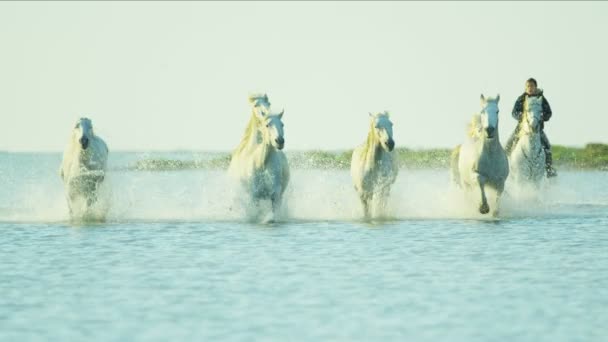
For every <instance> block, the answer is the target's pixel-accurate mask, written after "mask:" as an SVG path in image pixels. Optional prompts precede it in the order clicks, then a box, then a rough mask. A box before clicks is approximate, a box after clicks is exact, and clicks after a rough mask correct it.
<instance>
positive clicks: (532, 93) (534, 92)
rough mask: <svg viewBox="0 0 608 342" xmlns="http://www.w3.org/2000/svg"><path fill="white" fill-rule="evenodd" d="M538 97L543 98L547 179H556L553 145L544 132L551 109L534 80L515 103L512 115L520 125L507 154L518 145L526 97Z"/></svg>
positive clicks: (507, 149)
mask: <svg viewBox="0 0 608 342" xmlns="http://www.w3.org/2000/svg"><path fill="white" fill-rule="evenodd" d="M537 96H542V97H543V122H541V132H540V141H541V143H542V145H543V149H544V150H545V159H546V160H545V168H546V170H547V177H555V176H557V172H556V171H555V169H554V168H553V156H552V154H551V144H550V143H549V139H548V138H547V135H546V134H545V131H544V127H545V125H544V121H549V119H550V118H551V114H552V113H551V107H550V106H549V102H547V98H546V97H545V96H544V95H543V91H542V89H538V88H537V83H536V80H535V79H533V78H529V79H528V80H527V81H526V91H525V92H524V93H523V94H521V95H520V96H519V97H518V98H517V101H515V105H514V106H513V112H512V113H511V115H513V118H515V119H516V120H517V121H518V124H517V127H516V128H515V131H514V132H513V134H512V135H511V137H510V138H509V140H508V141H507V144H506V145H505V151H506V152H507V154H510V153H511V150H512V149H513V146H515V145H516V144H517V140H518V136H519V134H518V133H519V130H520V127H521V119H522V116H523V112H524V101H525V99H526V97H537Z"/></svg>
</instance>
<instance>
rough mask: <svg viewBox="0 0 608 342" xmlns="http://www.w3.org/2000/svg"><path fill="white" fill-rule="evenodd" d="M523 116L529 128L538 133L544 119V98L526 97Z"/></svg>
mask: <svg viewBox="0 0 608 342" xmlns="http://www.w3.org/2000/svg"><path fill="white" fill-rule="evenodd" d="M523 115H524V118H523V122H525V123H526V125H527V126H528V128H529V129H530V130H531V131H532V132H534V133H536V132H538V131H539V129H540V126H541V122H542V118H543V97H542V96H534V97H530V96H526V100H525V102H524V114H523Z"/></svg>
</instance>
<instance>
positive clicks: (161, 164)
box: [0, 143, 608, 171]
mask: <svg viewBox="0 0 608 342" xmlns="http://www.w3.org/2000/svg"><path fill="white" fill-rule="evenodd" d="M552 150H553V161H554V164H555V166H556V167H557V168H560V169H571V170H602V171H608V144H601V143H589V144H587V145H585V146H584V147H567V146H562V145H553V148H552ZM451 151H452V150H451V149H448V148H432V149H409V148H407V147H400V148H396V149H395V153H396V154H397V156H398V157H397V159H398V160H399V163H400V165H401V166H402V167H404V168H411V169H428V168H431V169H445V168H448V167H449V163H450V153H451ZM0 153H2V154H61V152H26V151H24V152H8V151H0ZM115 153H126V154H142V155H144V157H143V158H142V159H140V160H137V161H135V162H134V163H133V164H131V165H128V166H126V167H125V169H127V170H134V171H168V170H188V169H225V168H227V167H228V165H229V163H230V152H226V151H187V150H180V151H116V152H115ZM146 154H149V156H145V155H146ZM171 154H184V155H191V156H192V158H187V159H174V158H171V157H170V155H171ZM286 154H287V155H288V158H289V163H290V165H291V166H292V167H293V168H295V169H348V168H349V167H350V158H351V154H352V149H351V150H334V151H325V150H309V151H301V150H300V151H298V150H296V151H286ZM159 155H161V156H162V155H165V156H162V157H161V156H159ZM167 155H168V156H167ZM197 155H207V156H206V157H205V158H199V157H197ZM209 155H212V156H209Z"/></svg>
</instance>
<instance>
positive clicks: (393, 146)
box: [386, 139, 395, 152]
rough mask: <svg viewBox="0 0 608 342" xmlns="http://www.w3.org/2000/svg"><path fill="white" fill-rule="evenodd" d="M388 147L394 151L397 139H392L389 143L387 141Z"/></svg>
mask: <svg viewBox="0 0 608 342" xmlns="http://www.w3.org/2000/svg"><path fill="white" fill-rule="evenodd" d="M386 147H388V150H389V152H390V151H392V150H393V149H395V140H393V139H390V140H389V141H388V142H387V143H386Z"/></svg>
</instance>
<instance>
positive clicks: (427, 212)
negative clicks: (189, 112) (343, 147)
mask: <svg viewBox="0 0 608 342" xmlns="http://www.w3.org/2000/svg"><path fill="white" fill-rule="evenodd" d="M50 164H51V165H52V163H50ZM54 171H55V170H54V168H52V167H49V168H47V169H41V170H38V171H36V172H30V173H27V172H21V170H19V166H18V165H17V166H15V165H13V166H12V169H10V168H9V169H4V170H3V173H2V179H0V188H2V189H5V190H6V192H5V193H4V194H2V195H1V197H0V221H13V222H61V221H68V220H69V215H68V207H67V204H66V200H65V196H64V190H63V185H62V183H61V180H60V179H59V177H58V176H57V174H56V172H54ZM106 182H107V183H106V189H105V190H104V194H103V196H102V197H103V198H105V199H106V200H107V201H108V202H109V205H110V210H109V213H108V216H107V219H108V220H109V221H118V222H121V221H140V220H141V221H162V220H177V221H214V220H217V221H242V220H245V219H246V218H247V217H246V216H247V215H246V210H245V209H246V208H244V206H243V205H242V204H241V202H242V201H241V200H242V199H243V198H244V197H245V196H244V194H242V193H240V190H239V189H238V187H235V186H234V183H233V182H232V180H231V179H229V178H228V175H227V173H226V172H225V171H221V170H216V171H209V170H183V171H162V172H151V171H132V170H124V169H122V170H121V169H113V170H111V171H110V172H108V174H107V176H106ZM607 185H608V174H607V173H605V172H562V173H561V174H560V176H559V177H558V178H557V179H555V180H552V181H551V182H549V184H546V186H545V187H544V189H543V190H542V191H541V192H540V194H539V196H538V197H537V198H534V196H532V197H531V198H522V197H521V196H518V197H515V196H513V195H509V194H506V195H505V196H504V197H503V200H502V205H501V211H500V218H517V217H529V216H549V217H550V216H555V215H581V214H584V215H588V214H592V215H595V214H598V213H600V212H605V209H606V208H608V194H606V193H605V192H604V191H602V190H601V189H606V188H608V187H607ZM508 191H509V184H508V183H507V192H508ZM490 197H491V196H490ZM490 203H491V202H490ZM476 208H477V204H475V203H469V202H467V200H466V197H465V196H463V194H462V193H461V192H460V191H459V190H458V189H456V188H455V187H454V186H452V185H451V184H450V180H449V175H448V171H447V170H408V169H402V170H401V171H400V174H399V176H398V178H397V182H396V183H395V184H394V186H393V189H392V192H391V198H390V200H389V208H388V212H387V216H388V217H390V218H391V219H452V218H457V219H463V218H464V219H468V218H472V219H485V218H489V216H488V215H480V214H479V213H478V212H477V210H476ZM285 212H286V213H285V215H284V217H283V218H282V219H283V220H287V221H289V220H340V221H351V220H360V219H361V216H362V210H361V206H360V203H359V200H358V198H357V194H356V193H355V190H354V188H353V186H352V182H351V179H350V174H349V172H348V171H347V170H297V169H295V170H292V172H291V181H290V184H289V187H288V189H287V191H286V193H285Z"/></svg>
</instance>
